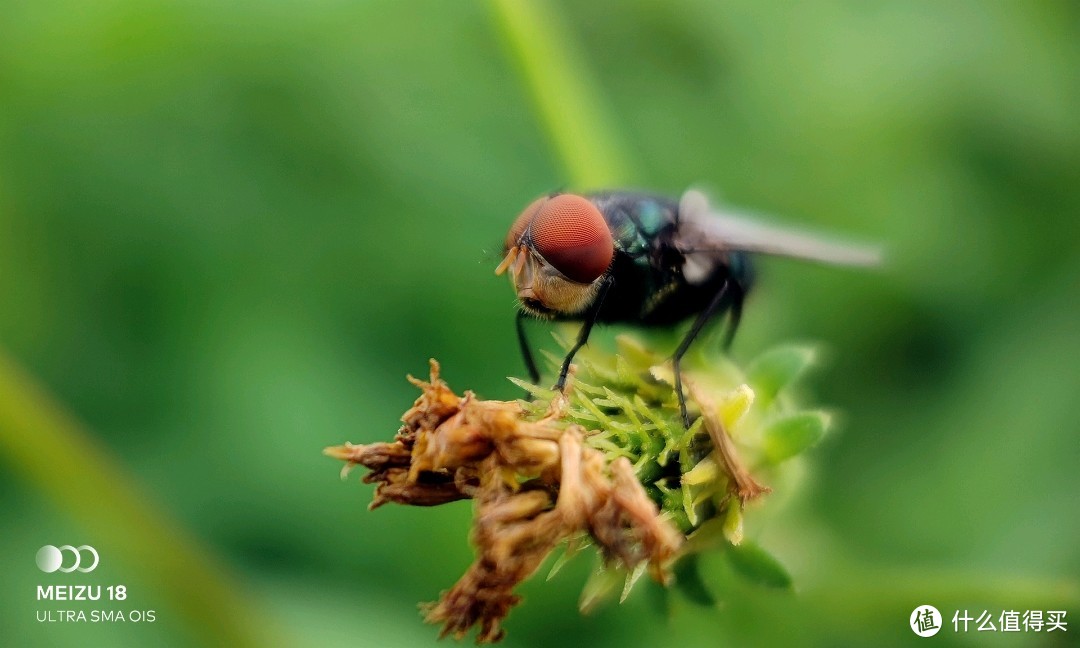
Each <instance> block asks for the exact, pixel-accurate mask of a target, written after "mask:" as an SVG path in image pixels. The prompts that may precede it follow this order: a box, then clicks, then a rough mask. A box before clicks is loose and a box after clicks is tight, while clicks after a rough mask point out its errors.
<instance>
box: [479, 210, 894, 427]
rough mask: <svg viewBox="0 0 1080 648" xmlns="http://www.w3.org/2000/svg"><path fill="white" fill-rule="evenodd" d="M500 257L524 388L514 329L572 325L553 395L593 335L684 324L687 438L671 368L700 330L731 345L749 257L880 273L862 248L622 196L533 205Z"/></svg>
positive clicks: (524, 346)
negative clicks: (710, 328)
mask: <svg viewBox="0 0 1080 648" xmlns="http://www.w3.org/2000/svg"><path fill="white" fill-rule="evenodd" d="M504 252H505V254H506V256H505V257H504V258H503V261H502V263H500V264H499V267H498V268H496V270H495V273H496V274H502V273H504V272H506V271H507V270H509V271H510V278H511V281H512V283H513V284H514V289H515V291H516V292H517V297H518V300H519V302H520V309H519V311H518V314H517V319H516V327H517V336H518V343H519V344H520V345H521V355H522V358H523V359H524V361H525V366H526V368H527V369H528V372H529V377H530V378H531V379H532V380H533V382H537V381H539V379H540V372H539V371H538V370H537V367H536V361H535V360H534V359H533V354H532V350H531V349H530V347H529V343H528V339H527V338H526V336H525V329H524V320H525V318H527V317H530V316H532V317H537V318H540V319H547V320H557V321H581V322H583V324H582V327H581V330H580V332H579V333H578V337H577V340H576V341H575V342H574V345H573V346H572V347H571V348H570V351H569V352H568V353H567V354H566V358H565V359H564V360H563V363H562V367H561V368H560V370H559V379H558V382H556V384H555V389H557V390H559V391H562V390H563V388H564V387H565V386H566V377H567V375H568V373H569V371H570V363H571V362H572V361H573V359H574V355H575V354H577V352H578V350H579V349H581V347H582V346H584V345H585V343H586V342H587V341H588V340H589V334H590V333H591V332H592V328H593V326H594V325H595V324H597V323H625V324H633V325H637V326H672V325H674V324H677V323H679V322H682V321H684V320H687V319H690V318H691V317H692V318H693V323H692V324H691V325H690V329H689V331H688V332H687V334H686V335H685V336H684V337H683V339H682V341H681V342H680V343H679V346H678V348H676V349H675V353H674V355H673V356H672V362H673V365H674V371H675V391H676V393H677V394H678V395H679V409H680V412H681V413H682V418H683V423H684V424H685V425H686V426H687V427H689V424H690V419H689V416H688V414H687V411H686V397H685V395H684V394H683V389H682V375H681V371H680V363H681V361H682V358H683V356H684V355H686V352H687V350H688V349H689V348H690V345H691V344H693V342H694V340H695V339H696V338H697V337H698V335H699V334H700V333H701V331H702V329H704V328H705V326H706V325H707V324H709V323H710V322H711V321H713V320H714V319H715V318H719V317H723V316H724V315H727V317H728V322H727V329H726V331H725V333H724V347H725V348H727V347H729V346H730V345H731V341H732V339H733V338H734V336H735V331H736V330H737V329H738V327H739V320H740V318H741V316H742V310H743V302H744V300H745V299H746V294H747V292H748V291H749V290H750V287H751V284H752V283H753V273H752V270H751V263H750V256H751V255H752V254H771V255H779V256H787V257H795V258H800V259H806V260H810V261H817V262H822V263H830V264H838V265H853V266H869V265H875V264H877V263H878V262H879V261H880V254H879V252H878V251H877V250H876V249H873V248H869V247H861V246H853V245H847V244H840V243H834V242H831V241H827V240H825V239H822V238H818V237H814V236H811V235H806V234H802V233H798V232H795V231H793V230H788V229H784V228H778V227H772V226H768V225H764V224H762V223H759V222H756V221H754V220H752V219H747V218H744V217H742V216H739V215H736V214H734V213H731V212H728V211H724V210H718V209H715V208H713V207H711V206H710V205H709V203H708V200H707V199H706V198H705V195H704V194H702V193H701V192H699V191H696V190H690V191H687V192H686V193H684V194H683V196H682V197H681V198H680V199H679V200H678V201H675V200H673V199H671V198H668V197H664V196H655V195H649V194H641V193H634V192H627V191H611V192H603V193H596V194H590V195H577V194H570V193H555V194H551V195H547V196H543V197H541V198H538V199H536V200H535V201H533V202H532V203H531V204H530V205H529V206H528V207H526V208H525V210H524V211H523V212H522V213H521V215H520V216H518V218H517V220H515V221H514V224H513V225H512V226H511V227H510V231H509V233H507V235H506V242H505V246H504Z"/></svg>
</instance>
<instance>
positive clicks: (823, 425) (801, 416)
mask: <svg viewBox="0 0 1080 648" xmlns="http://www.w3.org/2000/svg"><path fill="white" fill-rule="evenodd" d="M828 427H829V415H828V414H826V413H824V412H800V413H798V414H794V415H792V416H787V417H784V418H781V419H777V420H775V421H773V422H771V423H769V425H768V427H766V428H765V432H764V434H763V436H764V439H763V449H764V451H765V460H766V461H768V462H769V463H773V464H777V463H780V462H781V461H784V460H785V459H790V458H791V457H794V456H795V455H797V454H799V453H800V452H802V451H803V450H806V449H807V448H809V447H810V446H812V445H814V444H815V443H817V442H818V441H819V440H821V437H822V436H824V435H825V430H826V429H827V428H828Z"/></svg>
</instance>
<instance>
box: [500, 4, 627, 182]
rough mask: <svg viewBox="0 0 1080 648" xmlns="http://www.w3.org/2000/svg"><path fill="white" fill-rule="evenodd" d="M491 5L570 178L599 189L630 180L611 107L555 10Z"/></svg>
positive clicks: (515, 5) (543, 5)
mask: <svg viewBox="0 0 1080 648" xmlns="http://www.w3.org/2000/svg"><path fill="white" fill-rule="evenodd" d="M491 9H492V11H493V13H494V14H495V18H496V21H497V24H498V27H499V30H500V32H501V34H502V36H503V39H504V40H505V41H506V43H507V45H508V46H509V47H510V50H511V52H512V54H513V56H514V58H515V60H516V62H517V64H518V70H519V71H520V73H521V76H522V78H523V80H524V81H525V84H526V86H527V89H528V91H529V96H530V98H531V99H532V101H533V103H534V104H535V107H536V111H537V113H538V117H539V118H540V121H541V124H542V125H543V127H544V129H545V130H546V131H547V134H548V137H549V138H550V139H551V142H552V145H553V146H554V148H555V152H556V154H557V157H558V158H559V159H560V160H561V161H562V164H563V166H564V169H565V171H566V173H567V175H568V176H569V179H570V182H572V183H573V184H574V185H575V186H577V187H579V188H582V189H599V188H605V187H618V186H622V185H625V184H627V183H628V182H630V181H632V180H633V179H634V176H633V174H632V173H631V171H632V169H631V167H630V164H629V162H628V161H629V160H630V156H629V155H628V154H627V152H626V150H625V146H624V143H623V141H622V140H621V139H620V137H619V136H618V132H617V131H616V129H615V128H614V126H613V124H614V122H613V121H612V119H611V111H609V110H608V109H607V106H605V105H604V98H603V95H601V93H600V90H599V85H598V84H597V83H596V81H595V79H594V78H593V76H592V74H591V73H590V71H589V68H588V66H586V65H585V64H584V63H583V61H584V60H585V56H584V55H583V53H582V51H581V46H580V45H579V44H578V42H577V40H575V39H574V33H573V30H572V29H571V28H570V27H569V26H568V25H567V24H566V22H565V21H564V20H563V19H562V16H561V15H560V14H559V12H558V11H557V10H555V9H554V8H552V6H551V5H550V4H549V3H547V2H533V1H531V0H491Z"/></svg>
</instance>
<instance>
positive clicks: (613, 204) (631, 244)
mask: <svg viewBox="0 0 1080 648" xmlns="http://www.w3.org/2000/svg"><path fill="white" fill-rule="evenodd" d="M592 200H593V202H594V203H595V204H596V206H597V207H598V208H599V209H600V212H601V213H602V214H603V215H604V219H605V220H607V222H608V226H609V227H610V228H611V235H612V237H613V238H614V239H615V247H616V248H617V249H618V250H619V251H621V252H623V253H625V254H626V255H628V256H630V257H632V258H635V259H636V258H640V257H643V256H646V255H647V254H648V252H649V250H650V249H652V248H653V247H654V246H655V245H656V242H657V240H658V239H659V238H660V236H661V233H663V232H664V231H665V230H666V229H671V228H673V227H674V226H675V222H676V216H677V210H678V205H677V204H676V203H675V202H674V201H672V200H671V199H669V198H663V197H658V196H657V197H654V196H643V195H641V194H631V193H617V194H598V195H595V196H592Z"/></svg>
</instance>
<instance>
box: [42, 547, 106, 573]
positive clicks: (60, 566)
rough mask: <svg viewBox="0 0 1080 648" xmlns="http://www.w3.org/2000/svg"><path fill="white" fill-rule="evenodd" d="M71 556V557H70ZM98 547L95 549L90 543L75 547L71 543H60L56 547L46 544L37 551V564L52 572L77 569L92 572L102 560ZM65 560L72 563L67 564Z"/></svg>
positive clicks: (65, 571)
mask: <svg viewBox="0 0 1080 648" xmlns="http://www.w3.org/2000/svg"><path fill="white" fill-rule="evenodd" d="M68 556H70V558H68ZM100 560H101V559H100V557H99V556H98V552H97V549H94V548H93V547H91V546H90V545H79V546H78V547H73V546H71V545H60V546H59V547H54V546H52V545H45V546H44V547H42V548H41V549H38V552H37V566H38V569H40V570H41V571H43V572H45V573H46V574H51V573H53V572H54V571H61V572H64V573H65V574H68V573H71V572H73V571H75V570H79V571H81V572H92V571H94V570H95V569H97V566H98V562H100ZM65 562H70V563H71V564H69V565H65V564H64V563H65Z"/></svg>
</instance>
